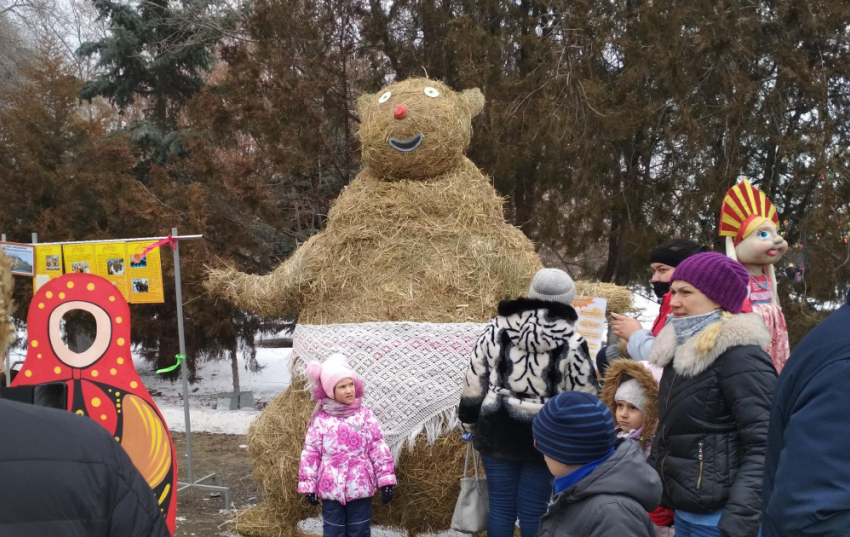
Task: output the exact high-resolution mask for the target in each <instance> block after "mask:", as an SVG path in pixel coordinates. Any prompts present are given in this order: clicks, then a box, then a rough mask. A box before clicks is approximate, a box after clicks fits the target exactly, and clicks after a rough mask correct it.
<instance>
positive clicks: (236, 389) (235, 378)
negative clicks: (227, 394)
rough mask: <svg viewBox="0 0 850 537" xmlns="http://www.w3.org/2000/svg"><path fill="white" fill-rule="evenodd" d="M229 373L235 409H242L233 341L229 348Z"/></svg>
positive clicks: (237, 358)
mask: <svg viewBox="0 0 850 537" xmlns="http://www.w3.org/2000/svg"><path fill="white" fill-rule="evenodd" d="M230 372H231V374H232V375H233V396H234V397H236V408H242V402H241V401H239V392H240V389H239V351H238V349H237V346H236V342H235V341H234V342H233V345H232V346H231V347H230Z"/></svg>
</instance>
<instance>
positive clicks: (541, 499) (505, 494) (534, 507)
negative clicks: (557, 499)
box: [481, 455, 552, 537]
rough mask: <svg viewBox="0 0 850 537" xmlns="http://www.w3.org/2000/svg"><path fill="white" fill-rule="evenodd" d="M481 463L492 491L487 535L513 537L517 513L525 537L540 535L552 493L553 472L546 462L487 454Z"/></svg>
mask: <svg viewBox="0 0 850 537" xmlns="http://www.w3.org/2000/svg"><path fill="white" fill-rule="evenodd" d="M481 462H483V463H484V472H485V473H486V474H487V488H488V489H489V491H490V513H489V514H488V515H487V537H513V534H514V527H515V526H516V520H517V516H519V527H520V533H521V534H522V537H534V536H535V535H537V528H538V526H539V525H540V517H542V516H543V515H544V514H545V513H546V506H547V504H548V503H549V498H550V497H551V496H552V474H550V473H549V469H548V468H547V467H546V463H544V462H543V461H539V462H518V461H510V460H506V459H498V458H495V457H489V456H487V455H481Z"/></svg>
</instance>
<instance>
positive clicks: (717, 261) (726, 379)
mask: <svg viewBox="0 0 850 537" xmlns="http://www.w3.org/2000/svg"><path fill="white" fill-rule="evenodd" d="M748 280H749V276H748V274H747V270H746V269H745V268H744V267H743V265H741V264H740V263H738V262H737V261H734V260H732V259H729V258H728V257H726V256H724V255H722V254H719V253H715V252H707V253H702V254H698V255H695V256H693V257H690V258H688V259H686V260H685V261H683V262H682V263H681V264H680V265H679V266H678V267H677V268H676V271H675V272H674V274H673V278H672V288H671V294H672V296H671V301H670V306H671V309H672V312H673V318H672V319H671V321H669V322H668V324H667V326H665V327H664V329H663V330H662V331H661V332H660V333H659V335H658V337H657V338H656V340H655V343H654V345H653V348H652V352H651V353H650V356H649V361H650V362H651V363H653V364H655V365H657V366H660V367H663V368H664V374H663V376H662V378H661V384H660V387H659V393H658V407H659V408H658V410H659V426H658V432H657V433H656V438H655V443H654V444H653V446H652V454H651V456H650V459H649V460H650V463H651V464H652V465H653V466H654V467H655V469H656V471H658V474H659V476H660V477H661V481H662V484H663V486H664V493H663V496H662V500H661V503H662V505H664V506H665V507H668V508H671V509H674V510H675V511H676V515H675V527H676V536H677V537H689V536H697V535H699V536H703V535H716V536H724V537H755V536H756V535H757V534H758V531H759V520H760V518H761V487H762V473H763V471H764V454H765V446H766V440H767V425H768V421H769V418H770V404H771V399H772V397H773V389H774V386H775V384H776V369H775V368H774V367H773V364H772V363H771V360H770V357H769V356H768V355H767V353H765V352H764V350H763V349H764V348H765V347H766V346H767V344H768V343H769V342H770V338H771V336H770V332H768V330H767V327H765V325H764V322H763V321H762V319H761V318H760V317H759V316H758V315H755V314H752V313H744V314H741V313H740V311H741V307H742V306H743V303H744V299H745V298H746V296H747V289H748Z"/></svg>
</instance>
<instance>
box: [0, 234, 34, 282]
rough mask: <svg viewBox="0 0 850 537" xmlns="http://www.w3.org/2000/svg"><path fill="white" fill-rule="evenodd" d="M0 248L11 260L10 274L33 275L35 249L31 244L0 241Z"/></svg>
mask: <svg viewBox="0 0 850 537" xmlns="http://www.w3.org/2000/svg"><path fill="white" fill-rule="evenodd" d="M0 248H3V253H5V254H6V257H8V258H10V259H11V260H12V274H18V275H19V276H35V249H34V248H33V245H32V244H19V243H17V242H0Z"/></svg>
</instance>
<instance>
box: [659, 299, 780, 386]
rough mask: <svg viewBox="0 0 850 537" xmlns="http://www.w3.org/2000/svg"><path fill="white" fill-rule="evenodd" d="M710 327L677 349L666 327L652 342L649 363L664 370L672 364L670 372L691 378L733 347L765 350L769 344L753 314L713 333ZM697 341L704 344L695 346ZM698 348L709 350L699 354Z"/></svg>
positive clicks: (670, 328)
mask: <svg viewBox="0 0 850 537" xmlns="http://www.w3.org/2000/svg"><path fill="white" fill-rule="evenodd" d="M715 324H717V323H715ZM713 326H714V325H710V326H708V327H706V328H705V329H703V330H702V331H701V332H700V333H698V334H696V335H695V336H693V337H691V338H690V339H688V340H687V341H685V342H684V343H682V344H681V345H679V344H678V342H677V341H676V332H675V331H674V329H673V326H672V325H670V324H668V325H667V326H665V327H664V328H663V329H662V330H661V332H659V333H658V337H656V338H655V343H653V345H652V352H650V353H649V362H650V363H652V364H655V365H657V366H659V367H666V366H667V364H669V363H670V361H671V360H672V361H673V369H675V370H676V372H677V373H679V374H680V375H684V376H685V377H689V378H692V377H695V376H697V375H699V374H700V373H702V372H703V371H705V370H706V369H708V367H709V366H710V365H711V364H713V363H714V361H715V360H717V358H719V357H720V355H721V354H723V353H724V352H726V351H727V350H729V349H730V348H732V347H738V346H740V345H757V346H758V347H759V348H762V349H765V348H767V346H768V344H770V340H771V336H770V332H769V331H768V330H767V327H766V326H765V325H764V321H763V320H762V318H761V317H759V315H758V314H756V313H741V314H738V315H733V316H732V318H731V319H729V320H728V321H726V322H725V323H724V324H723V326H722V327H721V328H720V330H719V331H718V330H712V327H713ZM706 337H709V338H713V341H711V340H710V339H709V340H705V338H706ZM700 339H702V340H703V341H699V342H698V341H697V340H700ZM695 344H696V345H695ZM700 347H702V348H707V349H708V350H705V351H703V352H700V351H699V350H698V349H699V348H700Z"/></svg>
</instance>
